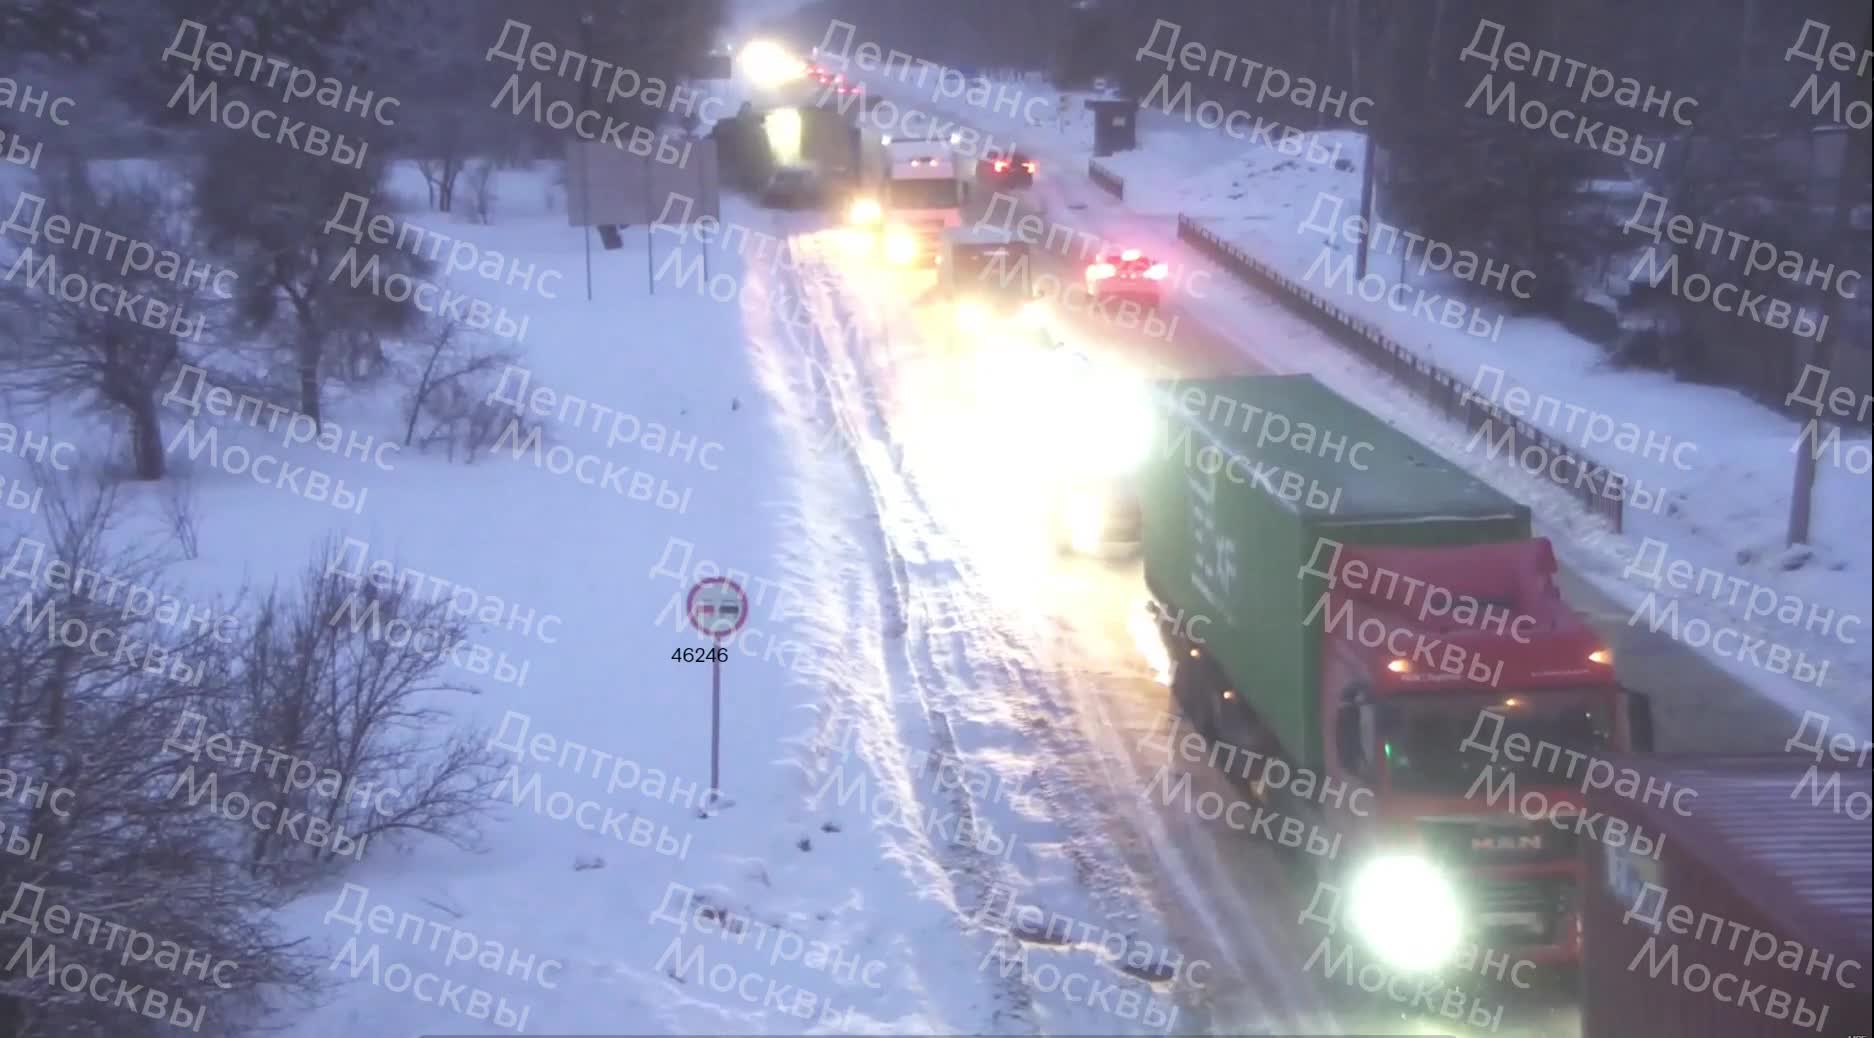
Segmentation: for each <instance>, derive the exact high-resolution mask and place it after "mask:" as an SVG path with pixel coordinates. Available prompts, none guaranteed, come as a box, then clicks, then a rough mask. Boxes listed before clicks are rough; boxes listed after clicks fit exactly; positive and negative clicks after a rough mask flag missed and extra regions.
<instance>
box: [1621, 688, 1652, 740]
mask: <svg viewBox="0 0 1874 1038" xmlns="http://www.w3.org/2000/svg"><path fill="white" fill-rule="evenodd" d="M1626 698H1627V703H1626V710H1627V737H1628V741H1629V742H1631V743H1632V744H1633V745H1632V749H1633V750H1634V751H1635V752H1637V753H1651V752H1653V698H1652V697H1651V696H1649V695H1647V694H1646V693H1644V692H1632V691H1629V692H1628V693H1627V697H1626Z"/></svg>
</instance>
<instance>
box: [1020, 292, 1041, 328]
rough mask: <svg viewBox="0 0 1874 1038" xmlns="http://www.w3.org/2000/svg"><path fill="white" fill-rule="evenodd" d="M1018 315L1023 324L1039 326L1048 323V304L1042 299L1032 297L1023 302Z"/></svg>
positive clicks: (1033, 326)
mask: <svg viewBox="0 0 1874 1038" xmlns="http://www.w3.org/2000/svg"><path fill="white" fill-rule="evenodd" d="M1017 317H1019V318H1020V319H1021V322H1022V323H1023V324H1025V325H1028V326H1029V327H1031V328H1039V327H1041V326H1042V325H1045V324H1047V323H1048V304H1047V303H1046V302H1045V301H1043V300H1040V299H1030V300H1029V301H1027V302H1026V303H1023V304H1022V308H1021V311H1020V312H1019V313H1018V314H1017Z"/></svg>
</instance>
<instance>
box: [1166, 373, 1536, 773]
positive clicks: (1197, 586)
mask: <svg viewBox="0 0 1874 1038" xmlns="http://www.w3.org/2000/svg"><path fill="white" fill-rule="evenodd" d="M1160 389H1161V392H1162V394H1163V397H1162V399H1163V419H1164V420H1163V421H1161V422H1160V423H1159V426H1158V435H1159V436H1160V437H1161V440H1160V442H1159V443H1157V444H1155V449H1154V450H1153V452H1152V457H1151V459H1150V460H1149V461H1148V462H1147V463H1146V465H1145V469H1144V471H1143V473H1142V474H1141V483H1140V497H1141V505H1142V512H1143V521H1144V562H1145V580H1146V585H1147V587H1148V588H1149V589H1150V591H1151V593H1152V595H1153V597H1154V598H1156V599H1157V600H1158V601H1159V602H1160V603H1161V604H1162V606H1163V607H1164V608H1166V609H1167V610H1169V612H1170V614H1171V615H1172V616H1173V617H1178V616H1184V617H1190V616H1204V617H1207V618H1208V619H1209V621H1210V622H1209V625H1208V627H1207V628H1206V629H1205V631H1204V636H1203V637H1204V643H1205V646H1206V648H1207V649H1208V651H1209V653H1210V654H1211V655H1212V656H1213V657H1214V658H1215V659H1216V660H1217V662H1218V663H1220V664H1221V665H1222V666H1223V668H1224V670H1225V672H1226V674H1227V675H1228V677H1229V679H1230V681H1231V683H1232V686H1233V687H1234V688H1236V689H1237V690H1239V692H1240V693H1241V694H1242V695H1243V696H1244V697H1246V699H1247V702H1248V705H1249V706H1250V707H1251V708H1252V709H1253V710H1255V712H1256V713H1257V715H1258V716H1259V718H1260V719H1261V721H1262V723H1263V724H1264V725H1265V726H1266V727H1267V728H1268V729H1269V730H1270V731H1271V732H1272V733H1273V734H1274V735H1275V737H1276V738H1277V739H1279V740H1280V742H1281V745H1282V748H1283V750H1284V751H1286V754H1285V755H1286V756H1287V757H1288V758H1289V759H1290V760H1291V761H1292V762H1294V763H1297V764H1301V765H1305V766H1307V767H1311V768H1312V767H1319V766H1320V764H1321V726H1320V717H1319V702H1320V700H1319V696H1318V694H1317V692H1318V683H1319V675H1318V673H1317V671H1318V670H1319V667H1320V659H1321V657H1320V644H1319V643H1320V636H1321V629H1322V626H1323V624H1322V615H1316V616H1315V618H1314V621H1313V623H1311V624H1304V620H1305V619H1306V618H1307V617H1308V615H1309V612H1310V611H1311V610H1312V609H1313V606H1314V603H1316V602H1317V601H1318V600H1319V598H1320V595H1321V593H1322V592H1323V591H1324V590H1325V584H1324V581H1323V580H1322V579H1321V578H1319V577H1314V576H1308V575H1306V574H1303V572H1302V571H1303V570H1304V569H1310V568H1315V567H1314V566H1311V563H1312V562H1314V561H1315V551H1316V549H1317V546H1320V547H1321V551H1322V552H1323V554H1322V556H1321V558H1320V560H1319V566H1320V567H1325V566H1326V565H1327V564H1328V560H1329V558H1330V557H1331V556H1330V555H1329V554H1328V553H1329V552H1331V551H1332V545H1331V544H1330V545H1325V546H1321V545H1320V542H1322V541H1330V542H1338V543H1343V544H1361V545H1399V546H1411V547H1449V546H1459V545H1466V544H1484V543H1496V542H1501V541H1516V540H1523V539H1526V538H1528V537H1529V536H1531V530H1530V517H1529V509H1528V507H1527V506H1524V505H1521V504H1518V503H1517V502H1515V501H1513V500H1511V499H1510V498H1508V497H1506V496H1504V495H1503V494H1501V493H1499V492H1498V491H1496V490H1495V489H1493V488H1491V487H1490V486H1488V485H1487V484H1485V483H1483V482H1480V481H1479V480H1477V479H1475V478H1473V477H1472V476H1470V475H1469V474H1468V473H1466V472H1464V470H1462V469H1460V468H1458V467H1457V466H1456V465H1453V464H1451V463H1450V462H1448V461H1445V460H1444V459H1443V458H1440V457H1439V456H1438V455H1437V454H1435V453H1433V452H1432V451H1431V450H1430V449H1428V448H1426V447H1424V446H1423V445H1421V444H1419V443H1418V442H1417V441H1415V440H1413V439H1412V438H1411V437H1408V436H1406V435H1405V434H1404V433H1401V432H1400V431H1399V430H1397V429H1395V428H1393V427H1392V426H1390V425H1387V424H1386V423H1385V422H1383V421H1381V420H1379V419H1378V418H1376V417H1374V416H1373V415H1371V414H1368V413H1367V412H1366V411H1364V410H1362V409H1361V408H1359V407H1356V406H1354V405H1353V404H1352V403H1350V402H1348V401H1347V400H1346V399H1344V398H1342V397H1341V396H1340V395H1338V394H1336V393H1335V392H1334V391H1333V390H1330V389H1328V388H1327V387H1326V386H1323V385H1321V384H1320V383H1319V382H1316V381H1315V380H1314V379H1313V378H1312V377H1309V376H1307V375H1251V376H1238V377H1231V378H1213V379H1194V380H1182V381H1176V382H1167V383H1161V384H1160ZM1284 423H1286V425H1287V429H1286V431H1285V430H1284V429H1283V425H1284ZM1310 430H1312V435H1309V432H1310ZM1330 437H1331V438H1332V439H1331V440H1330ZM1342 442H1344V447H1341V448H1340V449H1339V450H1338V452H1336V451H1335V450H1333V449H1331V448H1332V445H1333V444H1335V443H1342Z"/></svg>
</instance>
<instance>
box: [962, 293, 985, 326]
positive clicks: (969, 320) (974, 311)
mask: <svg viewBox="0 0 1874 1038" xmlns="http://www.w3.org/2000/svg"><path fill="white" fill-rule="evenodd" d="M956 323H957V329H958V330H959V331H965V332H978V331H981V330H982V329H983V328H984V327H985V326H986V325H988V323H989V310H988V308H987V307H985V306H983V304H981V303H979V302H977V301H976V300H974V299H965V300H964V301H963V302H961V303H958V304H957V308H956Z"/></svg>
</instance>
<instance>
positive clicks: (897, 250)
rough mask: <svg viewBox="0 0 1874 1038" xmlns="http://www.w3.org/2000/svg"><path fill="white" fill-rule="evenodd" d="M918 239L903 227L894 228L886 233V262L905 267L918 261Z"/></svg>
mask: <svg viewBox="0 0 1874 1038" xmlns="http://www.w3.org/2000/svg"><path fill="white" fill-rule="evenodd" d="M917 252H918V249H917V239H916V238H914V237H912V235H911V232H910V231H907V230H905V229H903V228H901V227H894V228H892V229H891V230H889V231H886V232H885V260H886V262H888V263H892V264H894V265H897V266H904V265H905V264H908V263H910V262H911V261H912V260H914V259H917Z"/></svg>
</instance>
